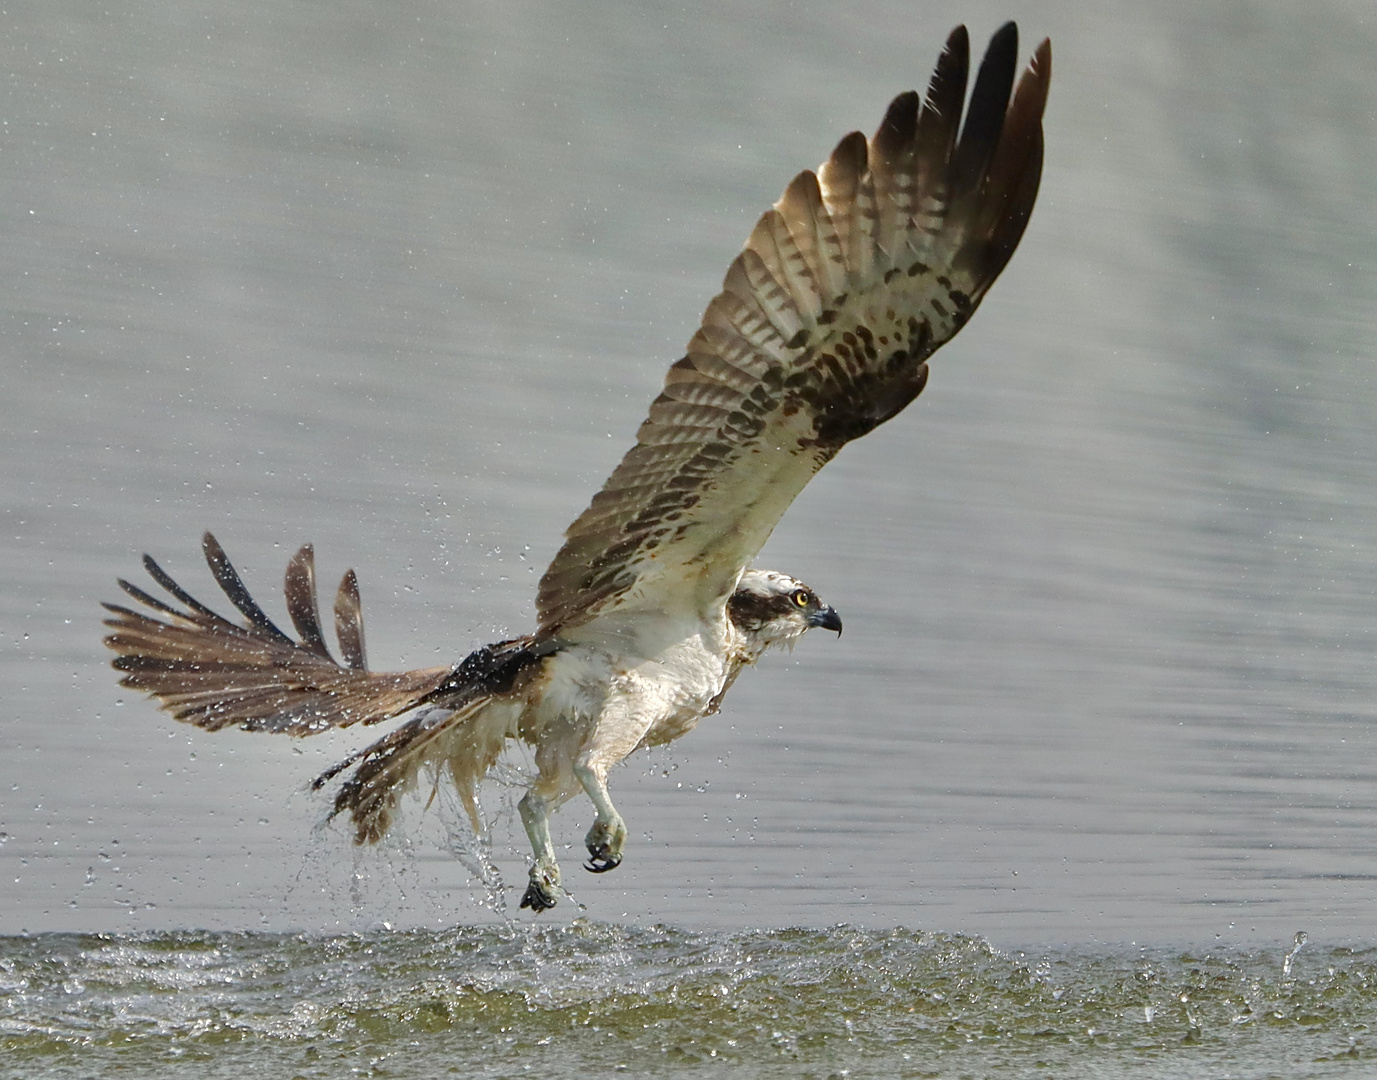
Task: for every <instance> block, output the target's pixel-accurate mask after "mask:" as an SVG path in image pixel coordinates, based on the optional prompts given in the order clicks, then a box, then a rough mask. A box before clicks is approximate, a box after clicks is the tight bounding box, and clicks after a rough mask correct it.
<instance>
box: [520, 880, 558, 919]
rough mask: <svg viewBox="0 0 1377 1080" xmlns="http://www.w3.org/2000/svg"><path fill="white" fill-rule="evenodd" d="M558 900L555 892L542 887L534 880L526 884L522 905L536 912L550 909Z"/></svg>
mask: <svg viewBox="0 0 1377 1080" xmlns="http://www.w3.org/2000/svg"><path fill="white" fill-rule="evenodd" d="M558 902H559V901H557V900H556V899H555V894H554V893H552V892H549V891H547V890H545V889H543V888H541V887H540V886H539V885H537V884H536V883H535V882H534V881H533V882H531V883H530V884H529V885H527V886H526V892H525V895H523V896H522V897H521V906H522V907H523V908H530V909H531V910H532V911H534V912H541V911H548V910H549V909H550V908H552V907H554V906H555V904H557V903H558Z"/></svg>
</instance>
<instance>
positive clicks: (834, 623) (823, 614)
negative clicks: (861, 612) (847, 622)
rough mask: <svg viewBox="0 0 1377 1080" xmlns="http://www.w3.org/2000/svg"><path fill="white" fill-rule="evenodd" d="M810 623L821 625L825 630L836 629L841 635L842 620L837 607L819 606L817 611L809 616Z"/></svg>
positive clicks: (810, 624)
mask: <svg viewBox="0 0 1377 1080" xmlns="http://www.w3.org/2000/svg"><path fill="white" fill-rule="evenodd" d="M808 625H809V626H821V627H822V628H823V629H824V630H835V631H836V632H837V637H841V632H842V621H841V616H840V615H838V614H837V609H836V608H830V607H825V608H818V610H817V611H815V612H813V614H811V615H809V616H808Z"/></svg>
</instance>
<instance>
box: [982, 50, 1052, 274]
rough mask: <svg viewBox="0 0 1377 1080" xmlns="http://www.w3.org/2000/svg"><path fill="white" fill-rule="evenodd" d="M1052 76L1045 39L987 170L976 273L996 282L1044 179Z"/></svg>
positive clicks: (1020, 87)
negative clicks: (981, 245) (1045, 115)
mask: <svg viewBox="0 0 1377 1080" xmlns="http://www.w3.org/2000/svg"><path fill="white" fill-rule="evenodd" d="M1051 73H1052V43H1051V42H1050V41H1046V40H1044V41H1043V42H1042V44H1041V45H1039V46H1038V48H1037V51H1036V52H1035V53H1034V54H1033V61H1032V63H1031V64H1029V66H1028V68H1027V70H1026V71H1024V73H1023V76H1022V77H1021V78H1020V79H1019V82H1018V87H1017V88H1016V89H1015V91H1014V96H1013V100H1012V101H1011V102H1010V104H1009V110H1008V113H1007V115H1006V116H1005V119H1004V127H1003V130H1002V132H1001V134H1000V138H999V144H998V145H997V146H996V147H995V152H994V156H993V157H992V158H991V160H990V165H989V169H988V170H987V180H986V183H985V192H984V196H983V199H982V202H981V209H980V213H979V215H978V217H977V218H976V221H975V223H974V225H973V227H972V232H973V234H974V235H976V236H980V237H986V238H987V244H986V247H985V259H984V264H983V266H982V267H981V268H980V270H979V271H978V272H979V274H980V275H981V276H983V277H984V278H986V279H987V280H989V281H993V280H994V278H996V277H997V276H998V275H999V273H1000V271H1002V270H1003V269H1004V266H1005V265H1006V264H1007V263H1008V261H1009V258H1010V256H1012V255H1013V253H1014V248H1016V247H1017V246H1018V242H1019V240H1020V239H1021V238H1022V236H1023V230H1024V228H1025V227H1026V226H1027V224H1028V218H1029V216H1030V215H1031V213H1032V209H1033V202H1034V200H1035V199H1036V198H1037V192H1038V185H1039V181H1040V179H1041V176H1042V153H1043V137H1042V114H1043V111H1044V109H1045V108H1046V105H1047V90H1048V86H1049V84H1050V79H1051Z"/></svg>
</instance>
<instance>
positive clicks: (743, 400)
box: [537, 23, 1052, 636]
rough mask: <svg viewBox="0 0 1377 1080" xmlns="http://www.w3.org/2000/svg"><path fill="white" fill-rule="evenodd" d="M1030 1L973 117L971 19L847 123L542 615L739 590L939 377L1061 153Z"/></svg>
mask: <svg viewBox="0 0 1377 1080" xmlns="http://www.w3.org/2000/svg"><path fill="white" fill-rule="evenodd" d="M1017 60H1018V32H1017V30H1016V28H1015V26H1014V24H1013V23H1009V24H1007V25H1006V26H1004V27H1003V28H1002V29H1000V30H999V31H998V32H997V33H996V34H995V35H994V37H993V39H992V40H991V42H990V46H989V49H988V51H987V52H986V54H985V59H984V61H983V62H982V64H981V66H980V73H979V75H978V76H977V78H976V83H975V89H974V91H973V92H972V96H971V100H970V106H969V109H968V111H967V115H966V120H965V125H964V127H961V123H960V122H961V107H962V104H963V102H964V100H965V94H966V78H967V70H968V67H969V42H968V39H967V35H966V30H965V28H964V27H957V29H956V30H955V31H953V32H952V34H951V36H950V38H948V40H947V45H946V49H945V50H944V51H943V53H942V55H941V57H940V59H939V60H938V62H937V68H936V70H935V72H934V73H933V76H932V80H931V83H930V84H929V87H928V93H927V99H926V101H924V102H921V103H920V101H919V98H918V95H917V94H916V93H913V92H909V93H906V94H901V95H899V97H897V98H895V99H894V102H893V103H892V104H891V105H890V107H889V111H888V112H887V113H886V114H885V118H884V121H883V123H881V125H880V128H879V130H878V131H876V133H875V135H874V136H873V137H872V138H870V139H869V140H868V141H867V140H866V139H865V138H864V136H862V135H861V134H860V133H859V132H853V133H852V134H850V135H848V136H846V137H845V138H844V139H842V141H841V142H840V143H838V144H837V148H836V149H835V150H834V151H833V152H832V156H831V157H830V158H829V159H828V160H827V161H826V162H824V163H823V164H822V166H821V167H820V168H819V170H818V171H817V173H813V172H803V173H800V174H799V175H798V176H797V177H795V179H794V181H793V183H791V184H790V185H789V186H788V188H787V189H786V190H785V192H784V194H783V195H782V196H781V197H780V200H779V201H778V202H777V203H776V204H775V206H774V209H772V210H770V211H768V212H767V213H766V214H765V215H764V216H763V217H762V218H761V219H760V221H759V223H758V224H757V225H756V227H755V230H754V232H752V233H751V237H750V239H749V240H748V241H747V242H746V246H745V249H744V250H743V251H742V252H741V254H740V255H739V256H738V257H737V259H736V260H735V261H734V262H733V263H732V264H731V268H730V269H729V270H728V271H727V276H726V280H725V281H724V283H723V288H722V292H721V293H720V294H719V295H718V296H717V297H716V298H715V299H714V300H713V301H712V302H711V303H710V304H709V305H708V308H707V311H706V313H705V314H704V316H703V324H702V327H701V329H699V331H698V332H697V333H696V334H695V335H694V337H693V340H692V341H690V342H689V347H688V353H687V355H686V356H684V358H683V359H681V360H679V361H678V362H677V363H675V364H674V366H673V367H671V368H670V371H669V374H668V376H667V377H666V379H665V387H664V392H663V393H661V394H660V396H659V397H658V398H656V399H655V401H654V403H653V404H652V405H651V407H650V416H649V418H648V419H647V420H646V421H645V423H644V424H642V425H641V429H640V431H639V432H638V433H637V442H636V445H635V446H634V447H633V448H632V449H631V451H630V452H629V453H628V454H627V455H626V457H625V458H623V459H622V462H621V464H620V465H618V466H617V468H616V470H615V471H614V472H613V473H612V476H611V477H610V478H609V479H608V481H607V483H606V485H605V486H604V487H603V489H602V491H600V492H599V493H598V494H597V495H596V496H595V497H594V499H593V502H592V504H591V505H590V506H589V507H588V509H587V510H586V511H584V513H583V514H582V515H581V516H580V517H579V518H578V520H576V521H575V522H574V523H573V525H571V526H570V527H569V530H568V532H567V533H566V534H565V536H566V542H565V544H564V547H563V548H562V549H561V550H560V552H559V553H558V554H557V555H556V556H555V559H554V561H553V562H552V563H551V564H550V567H549V569H548V570H546V572H545V576H544V577H543V578H542V579H541V583H540V591H539V595H538V598H537V611H538V614H539V617H540V633H541V634H542V635H545V636H551V635H554V634H557V633H559V632H561V631H567V630H569V629H571V628H573V627H575V626H577V625H579V624H581V623H585V622H588V621H589V620H591V619H593V618H594V617H598V616H603V615H607V614H609V613H611V612H613V611H622V610H625V611H666V610H682V609H684V608H686V607H687V608H689V609H690V610H697V611H700V612H706V611H708V610H710V609H711V607H712V606H713V605H715V604H720V603H721V602H723V601H724V600H725V599H726V597H727V595H728V594H729V593H730V591H731V590H732V589H733V588H734V587H735V584H736V581H737V579H738V578H739V576H740V574H741V571H742V570H743V569H744V568H745V567H746V566H747V565H748V564H749V562H750V560H751V559H753V558H754V557H755V554H756V553H757V552H758V551H759V550H760V548H761V546H762V545H763V544H764V543H765V541H766V539H767V538H768V537H769V535H770V533H771V531H772V530H773V529H774V527H775V524H776V523H777V522H778V521H779V518H780V516H781V515H782V514H783V513H784V511H785V510H786V509H787V508H788V506H789V504H790V503H791V502H793V500H794V498H795V496H797V495H798V493H799V492H800V491H801V490H802V489H803V486H804V485H805V484H806V483H807V482H808V481H809V479H811V478H812V476H813V474H814V473H816V472H817V471H818V469H820V468H821V467H822V466H823V465H824V464H826V463H827V462H828V461H829V460H831V458H832V457H833V456H835V454H836V453H837V451H838V450H840V449H841V447H842V446H843V445H845V444H846V443H847V442H849V441H850V440H852V439H855V438H859V437H860V436H862V435H864V434H866V433H867V432H869V431H871V430H872V429H874V428H875V427H876V426H877V425H879V424H881V423H883V422H884V421H886V420H888V419H889V418H890V417H892V416H894V415H896V414H897V413H898V412H899V411H900V410H902V409H903V408H904V406H906V405H907V404H908V403H909V402H910V401H912V400H913V399H914V398H915V397H917V396H918V394H919V392H920V391H921V390H922V388H923V384H924V382H925V381H926V379H927V364H926V360H927V358H928V357H929V356H931V355H932V353H933V352H934V351H935V350H936V349H937V348H938V347H940V346H941V345H942V344H943V343H944V342H946V341H948V340H950V338H951V337H952V336H953V335H955V334H956V332H957V331H958V330H960V329H961V327H962V326H963V325H965V322H966V320H967V319H969V318H970V316H971V313H972V312H974V311H975V309H976V307H977V306H978V305H979V303H980V301H981V299H982V298H983V296H984V295H985V292H986V290H987V289H989V287H990V285H991V284H992V283H993V282H994V280H995V278H996V277H998V276H999V273H1000V271H1001V270H1003V269H1004V266H1005V264H1006V263H1007V262H1008V260H1009V257H1010V255H1012V254H1013V250H1014V248H1015V247H1016V246H1017V244H1018V241H1019V239H1020V237H1021V236H1022V235H1023V229H1024V226H1025V225H1026V224H1027V221H1028V215H1029V213H1030V212H1031V210H1032V207H1033V200H1034V199H1035V197H1036V195H1037V189H1038V181H1039V178H1040V177H1041V173H1042V113H1043V107H1044V104H1045V103H1046V100H1047V88H1048V82H1049V79H1050V77H1051V60H1052V54H1051V45H1050V43H1049V42H1047V41H1044V42H1043V43H1042V44H1041V45H1040V46H1039V47H1038V50H1037V52H1036V53H1035V54H1034V56H1033V60H1032V63H1031V64H1030V65H1029V67H1028V69H1027V71H1026V72H1025V73H1024V75H1023V77H1022V79H1021V80H1020V81H1019V84H1018V88H1017V90H1015V91H1014V93H1013V96H1012V100H1011V98H1010V90H1011V88H1012V87H1013V82H1014V73H1015V67H1016V64H1017Z"/></svg>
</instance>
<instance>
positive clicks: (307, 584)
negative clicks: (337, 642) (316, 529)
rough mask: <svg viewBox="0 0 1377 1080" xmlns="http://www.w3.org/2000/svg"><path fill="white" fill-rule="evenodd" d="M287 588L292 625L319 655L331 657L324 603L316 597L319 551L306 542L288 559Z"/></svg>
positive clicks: (307, 645) (285, 581)
mask: <svg viewBox="0 0 1377 1080" xmlns="http://www.w3.org/2000/svg"><path fill="white" fill-rule="evenodd" d="M283 591H284V592H285V593H286V596H287V614H289V615H290V616H291V617H292V625H293V626H295V627H296V632H297V633H298V634H300V635H301V643H302V644H303V645H305V646H306V648H308V649H310V650H311V651H312V652H313V653H315V654H316V655H317V656H321V657H324V658H325V659H326V660H329V659H331V657H330V649H329V647H328V646H327V645H326V644H325V635H324V634H322V633H321V630H320V605H319V603H318V602H317V600H316V553H315V548H313V547H312V546H311V545H310V544H303V545H302V546H301V549H300V550H299V551H298V552H297V553H296V554H295V555H293V556H292V559H291V561H290V562H289V563H287V575H286V578H285V579H284V581H283Z"/></svg>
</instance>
